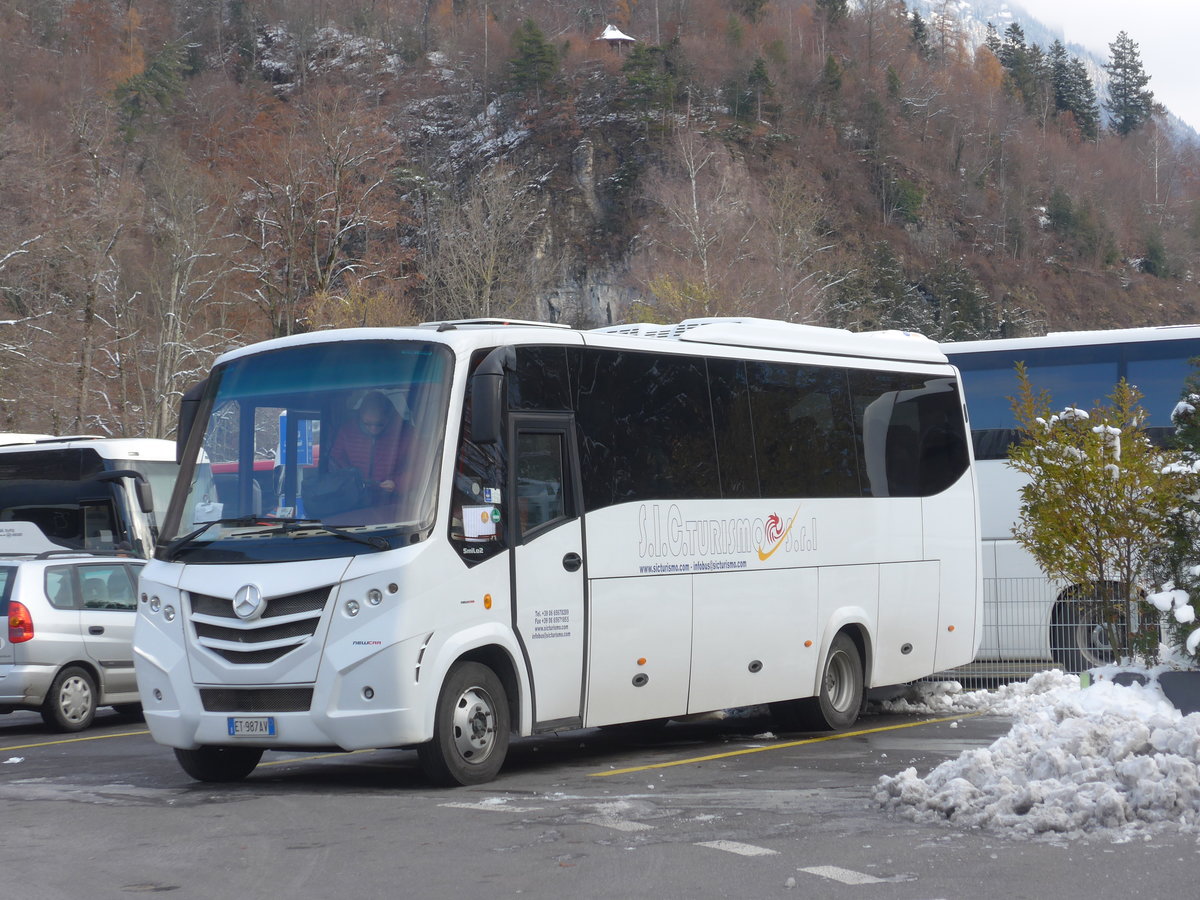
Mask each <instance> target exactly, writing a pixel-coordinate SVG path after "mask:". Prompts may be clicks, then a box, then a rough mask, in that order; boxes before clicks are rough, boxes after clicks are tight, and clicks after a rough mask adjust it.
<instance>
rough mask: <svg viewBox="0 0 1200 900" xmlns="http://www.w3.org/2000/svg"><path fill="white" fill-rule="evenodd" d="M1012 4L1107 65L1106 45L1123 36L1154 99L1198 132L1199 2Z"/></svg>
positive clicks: (1036, 0) (1054, 0) (1035, 0)
mask: <svg viewBox="0 0 1200 900" xmlns="http://www.w3.org/2000/svg"><path fill="white" fill-rule="evenodd" d="M1013 5H1014V6H1016V5H1020V6H1023V7H1024V8H1025V9H1026V10H1027V11H1028V12H1029V13H1030V14H1031V15H1033V16H1034V17H1035V18H1036V19H1038V20H1039V21H1040V22H1042V23H1043V24H1045V25H1048V26H1050V27H1051V28H1059V29H1061V30H1062V33H1063V38H1064V39H1065V42H1068V43H1076V44H1080V45H1081V46H1084V47H1086V48H1088V49H1089V50H1091V51H1093V52H1094V53H1096V54H1097V55H1098V56H1099V57H1100V58H1101V59H1102V60H1105V61H1107V60H1108V57H1109V51H1108V45H1109V44H1111V43H1112V42H1113V40H1114V39H1115V38H1116V36H1117V34H1119V33H1120V32H1121V31H1124V32H1125V33H1126V34H1128V35H1129V37H1130V38H1132V39H1133V41H1134V43H1136V44H1137V45H1138V49H1139V51H1140V52H1141V56H1142V66H1143V68H1144V69H1145V70H1146V74H1148V75H1149V76H1150V84H1149V85H1148V86H1149V88H1150V90H1152V91H1154V96H1155V98H1156V99H1157V100H1158V101H1159V102H1161V103H1164V104H1165V105H1166V106H1167V108H1168V109H1169V110H1170V111H1171V112H1173V113H1174V114H1175V115H1177V116H1179V117H1180V118H1181V119H1183V120H1184V121H1185V122H1187V123H1188V124H1189V125H1191V126H1192V127H1193V128H1195V129H1197V130H1198V131H1200V84H1198V83H1197V78H1196V62H1195V56H1196V38H1197V35H1200V2H1198V0H1137V2H1135V0H1014V3H1013ZM1018 20H1019V19H1018ZM1100 99H1101V101H1103V100H1104V99H1105V98H1104V97H1101V98H1100Z"/></svg>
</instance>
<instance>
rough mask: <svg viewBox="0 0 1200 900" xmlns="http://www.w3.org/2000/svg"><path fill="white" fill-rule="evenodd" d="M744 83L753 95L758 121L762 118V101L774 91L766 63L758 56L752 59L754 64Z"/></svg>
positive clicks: (767, 98) (768, 97)
mask: <svg viewBox="0 0 1200 900" xmlns="http://www.w3.org/2000/svg"><path fill="white" fill-rule="evenodd" d="M746 83H747V84H748V85H749V87H750V92H751V93H752V94H753V95H754V102H755V106H756V108H757V111H758V121H760V122H761V121H762V118H763V101H764V100H769V99H770V98H771V95H772V94H773V93H774V91H775V85H774V84H772V83H771V76H770V75H768V74H767V63H766V61H765V60H764V59H763V58H762V57H761V56H760V57H758V58H757V59H755V60H754V65H753V66H752V67H751V68H750V75H749V76H748V77H747V79H746Z"/></svg>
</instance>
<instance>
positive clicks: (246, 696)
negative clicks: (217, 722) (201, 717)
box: [200, 688, 313, 713]
mask: <svg viewBox="0 0 1200 900" xmlns="http://www.w3.org/2000/svg"><path fill="white" fill-rule="evenodd" d="M312 695H313V689H312V688H200V701H201V702H202V703H203V704H204V710H205V712H223V713H285V712H307V711H308V710H309V708H310V707H311V706H312Z"/></svg>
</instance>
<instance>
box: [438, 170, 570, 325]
mask: <svg viewBox="0 0 1200 900" xmlns="http://www.w3.org/2000/svg"><path fill="white" fill-rule="evenodd" d="M428 215H429V217H430V223H429V225H430V240H429V244H428V247H427V249H426V256H425V257H424V258H423V259H422V260H421V268H422V271H423V272H424V274H425V277H426V279H427V281H426V289H425V301H426V304H427V308H428V310H429V312H430V314H431V315H432V316H434V317H435V318H449V319H455V318H467V317H471V316H485V317H486V316H514V317H532V315H533V311H534V301H535V300H536V298H537V296H538V295H539V294H540V293H541V292H542V291H543V290H544V289H545V288H546V287H548V286H549V283H550V278H549V276H550V274H552V272H551V269H552V267H551V266H550V265H549V264H548V262H547V255H546V252H545V246H544V243H543V241H544V238H545V234H544V225H543V219H544V216H545V215H546V207H545V203H544V199H543V198H542V197H541V195H540V192H539V191H538V190H537V189H536V188H535V187H534V186H533V185H531V184H530V183H529V182H527V181H526V180H525V179H523V178H522V173H521V172H520V171H519V170H517V169H514V168H511V167H508V166H504V165H495V166H493V167H491V168H490V169H489V170H488V171H486V172H484V173H483V174H482V175H480V176H479V177H477V178H476V179H474V180H473V181H472V182H470V183H469V184H468V186H467V187H465V188H464V189H463V190H462V192H461V193H460V194H459V195H458V196H456V197H444V198H441V201H440V202H437V203H435V204H433V205H432V206H431V208H430V210H429V213H428Z"/></svg>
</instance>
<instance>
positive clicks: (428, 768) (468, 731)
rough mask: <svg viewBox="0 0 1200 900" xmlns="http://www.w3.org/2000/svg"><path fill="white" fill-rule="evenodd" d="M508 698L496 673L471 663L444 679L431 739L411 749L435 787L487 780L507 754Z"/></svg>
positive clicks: (494, 775)
mask: <svg viewBox="0 0 1200 900" xmlns="http://www.w3.org/2000/svg"><path fill="white" fill-rule="evenodd" d="M508 739H509V711H508V695H507V694H506V693H505V690H504V685H503V684H501V682H500V679H499V678H498V677H497V676H496V673H495V672H493V671H492V670H491V669H489V668H488V667H487V666H485V665H482V664H481V663H476V662H464V663H458V664H457V665H455V666H454V667H453V668H451V670H450V672H449V673H448V674H447V675H446V681H445V682H444V683H443V684H442V691H441V694H440V695H439V696H438V701H437V709H436V710H435V711H434V719H433V740H431V741H429V742H428V743H425V744H421V745H420V746H419V747H418V748H417V756H418V758H419V759H420V761H421V768H422V769H424V770H425V775H426V777H428V778H429V780H430V781H432V782H433V783H434V784H436V785H439V786H441V787H456V786H458V785H470V784H483V783H485V782H488V781H491V780H492V779H493V778H495V777H496V774H497V773H498V772H499V771H500V767H501V766H502V765H503V764H504V757H505V756H507V755H508Z"/></svg>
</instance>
